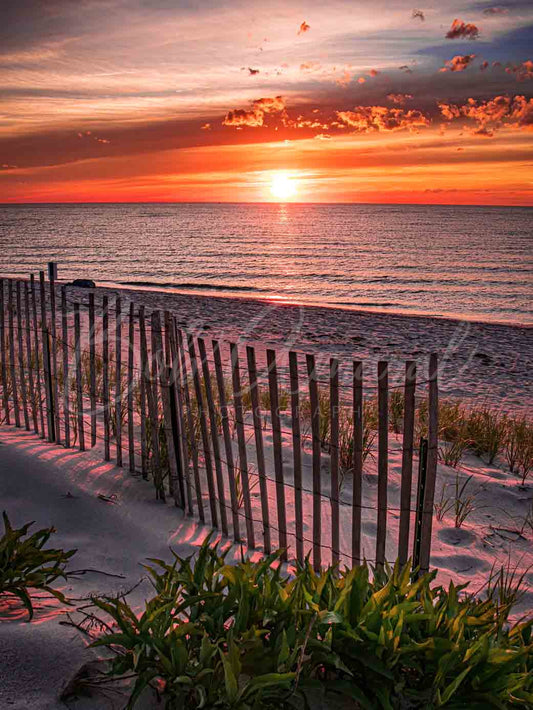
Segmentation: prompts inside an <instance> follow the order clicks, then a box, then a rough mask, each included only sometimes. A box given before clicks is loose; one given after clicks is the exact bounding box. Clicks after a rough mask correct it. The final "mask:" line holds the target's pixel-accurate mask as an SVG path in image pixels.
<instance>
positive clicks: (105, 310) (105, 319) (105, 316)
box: [102, 296, 111, 461]
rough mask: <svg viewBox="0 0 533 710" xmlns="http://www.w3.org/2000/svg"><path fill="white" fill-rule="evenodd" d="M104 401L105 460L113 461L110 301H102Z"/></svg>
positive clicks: (105, 297) (105, 298)
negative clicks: (111, 439)
mask: <svg viewBox="0 0 533 710" xmlns="http://www.w3.org/2000/svg"><path fill="white" fill-rule="evenodd" d="M102 399H103V408H104V459H105V460H106V461H110V460H111V447H110V438H111V431H110V429H111V426H110V412H109V300H108V297H107V296H104V297H103V299H102Z"/></svg>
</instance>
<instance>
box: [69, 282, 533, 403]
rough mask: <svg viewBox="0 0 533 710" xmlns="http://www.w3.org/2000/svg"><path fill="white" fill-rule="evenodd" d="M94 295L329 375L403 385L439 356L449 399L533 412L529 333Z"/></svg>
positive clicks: (172, 297)
mask: <svg viewBox="0 0 533 710" xmlns="http://www.w3.org/2000/svg"><path fill="white" fill-rule="evenodd" d="M57 285H58V286H61V285H63V283H62V282H57ZM69 292H70V293H71V294H72V295H74V294H75V296H76V297H77V298H79V300H80V301H81V302H84V301H86V298H87V295H88V293H89V289H83V288H76V287H72V286H69ZM95 292H96V294H98V293H107V294H121V296H122V297H123V298H124V299H126V300H133V301H134V302H136V303H139V304H144V305H145V306H146V307H147V309H154V310H155V309H158V310H161V311H164V310H169V311H172V312H173V313H174V314H176V315H177V317H178V321H179V324H180V326H181V327H183V328H186V329H188V330H190V331H191V332H192V333H195V334H197V335H199V336H200V335H201V336H203V337H205V338H208V339H212V338H218V339H220V340H225V341H233V342H238V343H240V344H246V343H249V344H254V345H256V346H259V347H260V348H262V347H263V346H267V347H268V346H271V347H274V348H276V349H277V350H278V351H280V352H281V351H283V352H285V353H286V352H287V351H288V350H291V349H292V350H297V351H301V352H310V353H314V354H315V355H316V358H317V363H318V364H319V366H320V367H323V368H324V369H325V368H327V367H328V363H329V358H330V357H336V358H337V359H339V361H340V362H341V364H343V363H346V362H347V361H348V360H358V359H361V360H363V361H364V362H365V370H366V371H367V372H369V373H370V372H372V371H373V370H374V369H375V367H377V362H378V361H379V360H382V359H387V360H388V361H389V362H390V365H391V380H394V379H397V380H398V381H400V380H401V379H402V378H403V370H404V366H405V361H406V360H416V361H417V362H418V363H419V365H420V379H424V378H423V372H424V370H425V368H426V366H427V360H428V358H429V355H430V353H431V352H437V353H438V354H439V358H440V363H441V367H440V386H441V391H442V396H443V397H454V398H457V399H464V400H466V401H471V402H473V401H477V402H478V403H479V402H483V403H487V404H490V405H491V406H497V407H499V408H501V409H502V410H505V411H509V412H527V411H531V408H532V404H533V402H532V397H531V391H532V386H533V381H532V376H531V372H533V339H532V338H531V327H523V326H516V325H511V324H499V323H486V322H479V321H466V320H459V319H451V318H437V317H428V316H423V315H417V316H413V315H404V314H391V313H383V312H379V313H378V312H371V311H356V310H351V309H347V308H344V309H343V308H330V307H323V306H311V305H304V304H298V305H297V304H288V303H279V302H273V301H268V300H261V299H257V298H251V297H249V296H243V297H240V296H238V297H233V296H229V297H228V296H220V295H218V294H217V295H215V294H193V293H182V292H174V291H168V290H157V289H146V288H131V287H125V286H118V285H117V286H115V287H112V286H110V285H105V286H104V285H103V284H102V285H97V287H96V289H95ZM110 305H111V306H112V305H113V304H112V303H111V304H110ZM123 308H124V307H123Z"/></svg>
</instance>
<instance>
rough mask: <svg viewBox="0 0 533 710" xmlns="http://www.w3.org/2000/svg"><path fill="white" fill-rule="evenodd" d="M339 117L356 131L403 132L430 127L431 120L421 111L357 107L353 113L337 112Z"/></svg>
mask: <svg viewBox="0 0 533 710" xmlns="http://www.w3.org/2000/svg"><path fill="white" fill-rule="evenodd" d="M337 117H338V118H339V120H340V121H342V122H343V123H345V124H346V125H347V126H350V127H351V128H354V129H355V130H356V131H362V132H365V133H368V132H370V131H401V130H405V129H409V130H413V129H417V128H420V127H422V126H429V123H430V121H429V118H428V117H427V116H425V115H424V114H423V113H422V112H421V111H417V110H410V111H405V110H404V109H401V108H387V107H386V106H357V107H356V108H355V109H354V110H353V111H337Z"/></svg>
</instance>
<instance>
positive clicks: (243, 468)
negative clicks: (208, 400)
mask: <svg viewBox="0 0 533 710" xmlns="http://www.w3.org/2000/svg"><path fill="white" fill-rule="evenodd" d="M230 357H231V379H232V384H233V407H234V410H235V428H236V431H237V445H238V449H239V475H240V482H241V488H242V497H243V503H244V519H245V523H246V537H247V538H248V546H249V547H251V548H253V547H255V532H254V521H253V515H252V499H251V496H250V479H249V471H248V457H247V453H246V434H245V432H244V414H243V409H242V390H241V375H240V365H239V350H238V347H237V345H235V343H230Z"/></svg>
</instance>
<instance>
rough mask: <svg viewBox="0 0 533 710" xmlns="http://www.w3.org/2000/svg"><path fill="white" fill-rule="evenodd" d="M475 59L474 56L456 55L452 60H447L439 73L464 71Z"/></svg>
mask: <svg viewBox="0 0 533 710" xmlns="http://www.w3.org/2000/svg"><path fill="white" fill-rule="evenodd" d="M475 57H476V55H475V54H456V55H455V57H452V59H448V61H447V62H445V66H443V67H442V68H441V69H439V71H464V70H465V69H466V68H467V66H468V65H469V64H471V63H472V61H473V60H474V59H475Z"/></svg>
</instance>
